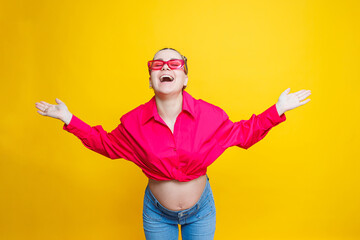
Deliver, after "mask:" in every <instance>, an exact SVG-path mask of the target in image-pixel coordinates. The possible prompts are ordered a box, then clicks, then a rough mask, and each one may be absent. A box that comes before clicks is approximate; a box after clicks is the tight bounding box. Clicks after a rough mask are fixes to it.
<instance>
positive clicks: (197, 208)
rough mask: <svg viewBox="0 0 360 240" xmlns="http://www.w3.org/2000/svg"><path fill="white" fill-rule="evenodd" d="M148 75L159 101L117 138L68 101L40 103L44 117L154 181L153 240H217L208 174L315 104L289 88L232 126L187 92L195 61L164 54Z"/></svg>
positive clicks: (131, 116) (148, 229)
mask: <svg viewBox="0 0 360 240" xmlns="http://www.w3.org/2000/svg"><path fill="white" fill-rule="evenodd" d="M148 69H149V74H150V77H149V84H150V88H152V89H153V90H154V96H153V97H152V98H151V100H150V101H148V102H146V103H144V104H142V105H140V106H138V107H137V108H135V109H133V110H131V111H130V112H128V113H126V114H125V115H123V116H122V117H121V119H120V124H119V125H118V126H117V127H116V128H115V129H114V130H112V131H111V132H106V131H105V130H104V129H103V128H102V126H101V125H97V126H90V125H88V124H87V123H85V122H83V121H82V120H80V119H79V118H77V117H76V116H75V115H73V114H72V113H71V112H70V111H69V110H68V108H67V106H66V105H65V103H64V102H62V101H61V100H60V99H56V100H55V101H56V103H57V104H56V105H53V104H49V103H47V102H44V101H40V102H37V103H36V107H37V108H38V109H39V110H38V111H37V112H38V113H39V114H41V115H43V116H49V117H53V118H56V119H59V120H61V121H63V122H64V126H63V129H64V130H66V131H68V132H70V133H72V134H74V135H75V136H77V137H78V138H79V139H80V140H81V142H82V143H83V145H84V146H85V147H87V148H89V149H91V150H93V151H95V152H97V153H99V154H102V155H104V156H106V157H108V158H110V159H119V158H123V159H126V160H129V161H132V162H133V163H135V164H136V165H137V166H139V167H140V168H141V169H142V171H143V173H144V174H145V175H146V176H147V177H148V178H149V182H148V185H147V186H146V189H145V193H144V205H143V227H144V232H145V237H146V239H151V240H152V239H156V240H162V239H164V240H172V239H178V234H179V232H178V230H179V228H178V225H181V233H182V239H184V240H190V239H192V240H205V239H206V240H209V239H213V238H214V234H215V223H216V209H215V204H214V198H213V194H212V191H211V187H210V183H209V178H208V176H207V174H206V171H207V167H208V166H209V165H210V164H211V163H213V162H214V161H215V160H216V159H217V158H218V157H219V156H220V155H221V154H222V153H223V152H224V151H225V150H226V149H227V148H228V147H231V146H238V147H241V148H244V149H247V148H249V147H251V146H252V145H254V144H255V143H257V142H258V141H260V140H261V139H263V138H264V137H265V136H266V134H267V133H268V132H269V131H270V129H271V128H272V127H274V126H276V125H277V124H279V123H281V122H283V121H285V120H286V117H285V114H284V113H285V112H286V111H289V110H291V109H294V108H297V107H299V106H301V105H304V104H305V103H307V102H308V101H310V99H306V98H307V97H308V96H310V94H311V93H310V90H300V91H298V92H295V93H290V88H288V89H286V90H285V91H284V92H283V93H282V94H281V95H280V97H279V99H278V101H277V103H276V104H273V105H271V106H270V107H269V108H268V109H267V110H265V111H264V112H263V113H261V114H258V115H255V114H253V115H252V116H251V118H250V119H248V120H241V121H239V122H232V121H231V120H230V119H229V117H228V115H227V114H226V113H225V112H224V111H223V110H222V109H221V108H219V107H217V106H215V105H212V104H210V103H207V102H205V101H203V100H200V99H199V100H198V99H195V98H193V97H192V96H191V95H190V94H189V93H187V92H186V91H185V90H184V89H185V88H186V86H187V84H188V75H187V74H188V67H187V58H186V57H185V56H183V55H181V54H180V53H179V52H178V51H176V50H175V49H172V48H164V49H161V50H159V51H158V52H157V53H156V54H155V55H154V58H153V60H151V61H149V62H148ZM305 99H306V100H305Z"/></svg>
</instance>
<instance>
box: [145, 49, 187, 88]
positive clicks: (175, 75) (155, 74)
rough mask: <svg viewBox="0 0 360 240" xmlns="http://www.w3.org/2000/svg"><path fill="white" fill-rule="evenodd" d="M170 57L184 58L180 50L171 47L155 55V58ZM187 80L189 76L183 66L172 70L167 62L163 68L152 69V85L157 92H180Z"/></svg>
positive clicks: (166, 58)
mask: <svg viewBox="0 0 360 240" xmlns="http://www.w3.org/2000/svg"><path fill="white" fill-rule="evenodd" d="M170 59H182V58H181V55H180V54H179V53H178V52H176V51H174V50H171V49H166V50H162V51H160V52H158V53H156V54H155V56H154V60H163V61H168V60H170ZM166 76H168V78H167V77H166ZM187 82H188V77H187V75H186V74H185V72H184V69H183V68H180V69H174V70H171V69H170V68H169V66H168V65H167V64H164V66H163V67H162V69H161V70H152V71H151V74H150V78H149V83H150V87H152V88H153V89H154V92H155V94H173V93H180V92H181V91H182V89H183V87H184V86H186V85H187Z"/></svg>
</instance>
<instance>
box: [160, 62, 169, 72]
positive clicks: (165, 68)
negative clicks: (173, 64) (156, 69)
mask: <svg viewBox="0 0 360 240" xmlns="http://www.w3.org/2000/svg"><path fill="white" fill-rule="evenodd" d="M165 66H166V67H165ZM169 69H170V68H169V66H168V65H167V64H166V63H164V65H163V66H162V68H161V70H169Z"/></svg>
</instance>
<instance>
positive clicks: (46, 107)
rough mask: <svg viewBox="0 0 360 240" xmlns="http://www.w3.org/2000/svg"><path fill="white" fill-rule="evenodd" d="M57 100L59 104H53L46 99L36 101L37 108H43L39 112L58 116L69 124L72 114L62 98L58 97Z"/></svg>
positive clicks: (44, 114)
mask: <svg viewBox="0 0 360 240" xmlns="http://www.w3.org/2000/svg"><path fill="white" fill-rule="evenodd" d="M55 101H56V103H57V104H58V105H53V104H50V103H47V102H44V101H40V102H37V103H35V105H36V108H38V109H40V110H41V111H37V112H38V113H39V114H41V115H43V116H48V117H53V118H57V119H60V120H61V121H63V122H64V123H65V124H69V123H70V120H71V118H72V114H71V113H70V112H69V110H68V108H67V106H66V105H65V103H63V102H62V101H61V100H60V99H58V98H56V99H55Z"/></svg>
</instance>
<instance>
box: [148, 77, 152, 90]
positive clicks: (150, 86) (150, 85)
mask: <svg viewBox="0 0 360 240" xmlns="http://www.w3.org/2000/svg"><path fill="white" fill-rule="evenodd" d="M149 88H152V84H151V76H150V77H149Z"/></svg>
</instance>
